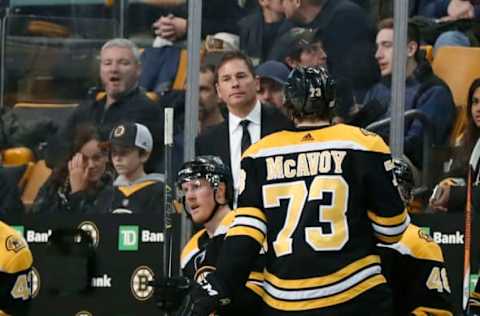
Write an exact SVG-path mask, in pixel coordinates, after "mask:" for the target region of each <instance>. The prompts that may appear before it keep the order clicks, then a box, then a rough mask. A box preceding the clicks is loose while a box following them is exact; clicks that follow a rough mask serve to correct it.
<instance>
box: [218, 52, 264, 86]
mask: <svg viewBox="0 0 480 316" xmlns="http://www.w3.org/2000/svg"><path fill="white" fill-rule="evenodd" d="M235 59H238V60H243V61H244V62H245V64H246V65H247V68H248V70H249V71H250V73H251V75H252V76H253V77H254V78H255V67H254V66H253V64H252V60H251V59H250V57H248V56H247V55H245V54H244V53H242V52H240V51H231V52H227V53H225V54H224V55H223V56H222V58H221V59H220V62H219V63H218V65H217V69H216V71H215V83H218V70H219V69H220V68H222V66H223V65H225V64H226V63H228V62H229V61H231V60H235Z"/></svg>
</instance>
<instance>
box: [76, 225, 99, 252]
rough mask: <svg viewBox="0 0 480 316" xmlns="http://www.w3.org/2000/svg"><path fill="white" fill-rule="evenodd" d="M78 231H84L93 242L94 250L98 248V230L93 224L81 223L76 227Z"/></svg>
mask: <svg viewBox="0 0 480 316" xmlns="http://www.w3.org/2000/svg"><path fill="white" fill-rule="evenodd" d="M77 227H78V228H79V229H81V230H83V231H86V232H87V233H88V234H89V235H90V237H92V240H93V246H94V247H95V248H97V247H98V244H99V243H100V230H99V229H98V227H97V225H95V223H94V222H90V221H85V222H81V223H80V224H79V225H78V226H77Z"/></svg>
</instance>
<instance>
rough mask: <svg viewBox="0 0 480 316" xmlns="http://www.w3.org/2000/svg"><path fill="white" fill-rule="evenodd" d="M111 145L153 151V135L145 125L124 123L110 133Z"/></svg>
mask: <svg viewBox="0 0 480 316" xmlns="http://www.w3.org/2000/svg"><path fill="white" fill-rule="evenodd" d="M110 145H112V146H121V147H136V148H140V149H144V150H146V151H152V148H153V138H152V134H151V133H150V131H149V130H148V128H147V127H146V126H145V125H142V124H139V123H123V124H120V125H117V126H116V127H115V128H114V129H113V130H112V132H111V133H110Z"/></svg>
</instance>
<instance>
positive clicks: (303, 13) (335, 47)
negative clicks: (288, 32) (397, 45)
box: [283, 0, 379, 119]
mask: <svg viewBox="0 0 480 316" xmlns="http://www.w3.org/2000/svg"><path fill="white" fill-rule="evenodd" d="M283 7H284V12H285V16H286V17H287V19H289V20H290V21H292V22H293V23H294V24H295V25H296V26H301V27H305V28H310V29H314V30H315V31H316V37H317V38H320V39H321V40H322V43H323V45H324V48H325V52H326V53H327V55H328V70H329V72H330V73H331V74H332V75H333V77H334V79H335V80H336V81H337V82H339V81H343V80H345V81H347V82H346V83H345V84H342V85H346V86H349V87H351V89H344V90H343V89H342V93H343V91H345V92H346V91H350V92H352V91H353V93H354V96H355V97H356V99H357V100H362V99H363V97H364V94H365V92H366V91H367V90H368V88H370V87H371V86H372V84H374V83H376V82H377V81H378V80H379V72H378V65H377V64H376V63H375V59H374V53H375V44H374V43H375V29H374V26H373V25H372V24H371V22H370V20H369V18H368V15H367V13H366V12H365V10H364V9H362V8H361V7H359V6H358V5H356V4H355V3H353V2H351V1H349V0H283ZM346 21H348V23H346ZM338 96H339V97H340V100H341V101H339V100H337V106H336V112H337V113H336V114H337V116H340V117H342V118H344V119H348V116H349V113H350V110H351V107H352V105H353V104H352V103H350V102H347V101H348V100H351V99H352V98H351V96H343V95H338Z"/></svg>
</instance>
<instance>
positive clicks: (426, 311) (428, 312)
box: [411, 306, 453, 316]
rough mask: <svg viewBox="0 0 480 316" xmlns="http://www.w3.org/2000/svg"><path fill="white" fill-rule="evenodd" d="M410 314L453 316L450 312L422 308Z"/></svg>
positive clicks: (419, 315)
mask: <svg viewBox="0 0 480 316" xmlns="http://www.w3.org/2000/svg"><path fill="white" fill-rule="evenodd" d="M411 314H412V315H415V316H453V314H452V313H451V312H450V311H447V310H444V309H437V308H431V307H424V306H420V307H417V308H415V310H414V311H412V313H411Z"/></svg>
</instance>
